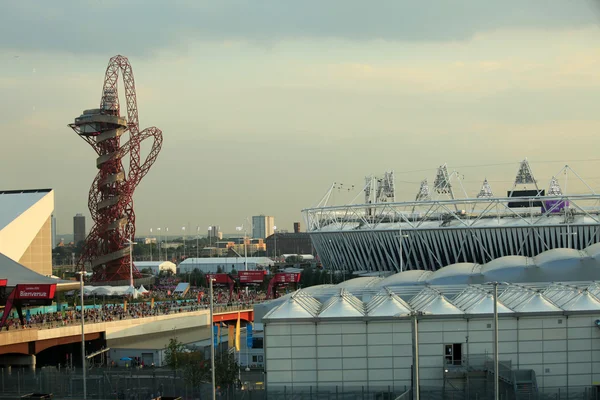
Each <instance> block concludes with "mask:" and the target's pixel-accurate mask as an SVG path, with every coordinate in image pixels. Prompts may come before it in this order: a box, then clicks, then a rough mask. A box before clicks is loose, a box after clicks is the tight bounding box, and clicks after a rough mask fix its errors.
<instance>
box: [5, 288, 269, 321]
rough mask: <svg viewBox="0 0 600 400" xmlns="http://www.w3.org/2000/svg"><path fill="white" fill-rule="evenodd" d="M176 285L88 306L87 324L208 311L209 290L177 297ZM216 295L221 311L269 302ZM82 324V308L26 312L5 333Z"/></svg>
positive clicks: (246, 292) (254, 294)
mask: <svg viewBox="0 0 600 400" xmlns="http://www.w3.org/2000/svg"><path fill="white" fill-rule="evenodd" d="M176 285H177V281H176V280H175V279H174V278H163V279H161V280H160V281H159V282H158V284H157V285H156V286H154V287H151V288H150V291H149V293H147V294H145V295H144V297H143V298H141V299H136V300H133V299H131V298H122V299H119V300H118V301H117V302H116V303H114V304H102V305H97V306H96V305H87V306H86V307H85V310H84V320H85V322H86V323H100V322H111V321H118V320H123V319H130V318H145V317H151V316H158V315H168V314H174V313H182V312H190V311H198V310H201V309H208V307H209V304H210V296H209V292H208V290H207V289H206V288H203V287H191V288H189V290H188V291H187V292H185V293H174V290H175V287H176ZM213 293H214V305H215V306H217V307H223V306H239V307H251V306H252V305H253V304H255V303H258V302H261V301H263V300H265V299H266V293H265V292H264V291H260V290H257V289H251V288H247V289H240V290H239V291H230V289H229V288H228V287H216V288H214V291H213ZM74 297H77V294H74ZM73 299H74V298H73ZM109 300H110V299H109ZM70 304H73V301H71V302H70ZM80 321H81V307H80V306H76V307H67V308H65V309H63V310H60V311H56V312H41V311H36V312H26V315H25V317H24V318H23V322H21V320H20V318H19V317H17V316H16V315H13V316H11V317H9V318H8V319H7V322H6V324H5V327H6V328H5V329H6V330H11V329H32V328H36V329H49V328H57V327H61V326H68V325H72V324H78V323H80Z"/></svg>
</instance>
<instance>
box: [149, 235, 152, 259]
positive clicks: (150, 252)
mask: <svg viewBox="0 0 600 400" xmlns="http://www.w3.org/2000/svg"><path fill="white" fill-rule="evenodd" d="M149 242H150V261H152V228H150V240H149Z"/></svg>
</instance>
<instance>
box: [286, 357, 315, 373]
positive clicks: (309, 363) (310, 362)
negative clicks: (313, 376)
mask: <svg viewBox="0 0 600 400" xmlns="http://www.w3.org/2000/svg"><path fill="white" fill-rule="evenodd" d="M291 365H292V370H294V371H305V370H307V371H315V370H316V369H317V360H315V359H314V358H313V359H310V358H306V359H298V360H291Z"/></svg>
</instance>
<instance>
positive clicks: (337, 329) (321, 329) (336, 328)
mask: <svg viewBox="0 0 600 400" xmlns="http://www.w3.org/2000/svg"><path fill="white" fill-rule="evenodd" d="M342 326H346V325H342V324H336V323H331V322H330V323H320V324H318V325H317V335H319V336H320V335H332V334H338V335H339V334H341V333H342Z"/></svg>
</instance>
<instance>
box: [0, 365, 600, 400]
mask: <svg viewBox="0 0 600 400" xmlns="http://www.w3.org/2000/svg"><path fill="white" fill-rule="evenodd" d="M86 386H87V398H88V399H96V400H103V399H117V400H150V399H153V398H156V397H158V396H160V395H162V396H171V397H176V396H180V397H181V398H182V399H188V400H191V399H202V400H204V399H210V398H211V387H210V384H208V383H203V384H200V385H191V384H190V383H188V382H186V380H185V379H184V378H183V373H182V372H181V371H172V370H169V369H161V368H158V369H144V370H137V369H124V368H116V369H110V370H108V369H99V368H94V369H91V370H89V371H88V373H87V379H86ZM28 393H52V394H53V398H54V399H56V400H59V399H82V398H83V379H82V373H81V369H75V370H64V369H63V370H58V369H56V368H54V367H44V368H41V369H38V370H36V371H32V370H30V369H17V368H13V369H12V371H10V372H9V370H8V369H0V399H18V398H21V397H22V396H24V395H26V394H28ZM420 394H421V399H426V400H492V399H493V383H492V384H490V382H489V381H488V382H485V381H481V382H478V383H473V384H470V385H469V386H468V387H464V388H462V389H461V390H456V389H455V388H448V387H446V388H444V387H426V386H422V387H421V389H420ZM217 396H218V398H219V399H221V400H399V399H401V400H409V399H411V398H412V396H411V390H410V387H406V386H384V387H373V386H368V387H367V386H358V387H348V386H318V387H315V386H294V387H287V386H279V387H272V388H267V389H264V388H263V386H262V385H260V384H249V385H245V386H244V387H243V388H241V387H239V386H236V385H231V386H229V387H224V388H219V389H218V391H217ZM500 399H501V400H600V395H599V394H598V391H597V389H596V388H595V387H576V388H568V389H567V388H564V387H554V388H548V387H546V388H544V389H541V390H540V392H539V393H528V394H517V393H514V391H512V392H511V390H510V388H508V387H502V386H501V388H500Z"/></svg>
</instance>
